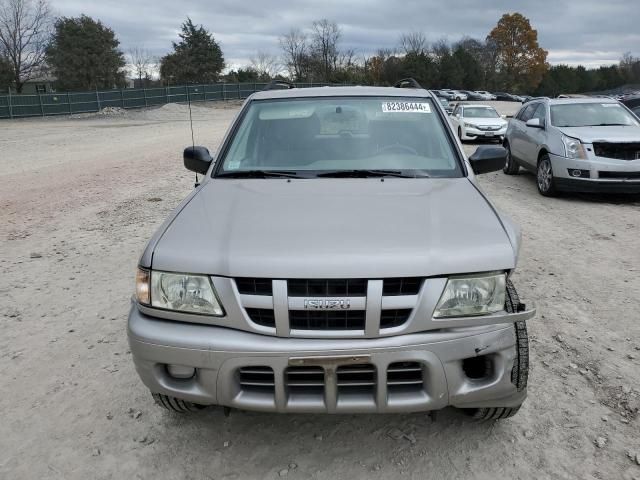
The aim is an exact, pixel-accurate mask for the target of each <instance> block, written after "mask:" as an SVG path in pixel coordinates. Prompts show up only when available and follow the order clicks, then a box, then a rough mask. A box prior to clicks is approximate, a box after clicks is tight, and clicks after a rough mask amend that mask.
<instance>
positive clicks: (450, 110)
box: [438, 97, 453, 115]
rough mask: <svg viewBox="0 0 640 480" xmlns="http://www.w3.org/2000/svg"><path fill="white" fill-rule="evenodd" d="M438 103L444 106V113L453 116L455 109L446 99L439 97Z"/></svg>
mask: <svg viewBox="0 0 640 480" xmlns="http://www.w3.org/2000/svg"><path fill="white" fill-rule="evenodd" d="M438 101H439V102H440V104H441V105H442V108H444V111H445V112H447V115H451V114H452V113H453V107H452V106H451V104H450V103H449V101H448V100H447V99H446V98H443V97H438Z"/></svg>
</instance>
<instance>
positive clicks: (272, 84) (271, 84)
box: [264, 80, 296, 90]
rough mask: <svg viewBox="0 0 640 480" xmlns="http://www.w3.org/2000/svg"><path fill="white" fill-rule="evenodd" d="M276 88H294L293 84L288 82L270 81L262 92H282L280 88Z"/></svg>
mask: <svg viewBox="0 0 640 480" xmlns="http://www.w3.org/2000/svg"><path fill="white" fill-rule="evenodd" d="M278 87H285V89H292V88H296V85H295V83H293V82H290V81H288V80H271V81H270V82H269V83H268V84H267V86H266V87H264V90H282V89H281V88H278Z"/></svg>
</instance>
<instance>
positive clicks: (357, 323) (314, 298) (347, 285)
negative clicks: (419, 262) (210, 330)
mask: <svg viewBox="0 0 640 480" xmlns="http://www.w3.org/2000/svg"><path fill="white" fill-rule="evenodd" d="M425 281H426V280H425V279H424V278H420V277H393V278H386V279H371V280H370V279H362V278H342V279H269V278H257V277H239V278H235V279H234V282H235V286H236V288H237V292H238V293H239V294H240V295H239V296H238V301H239V303H240V306H241V307H243V308H244V310H245V312H246V314H247V317H248V319H249V320H250V322H249V321H248V322H247V323H249V324H250V326H251V327H253V329H254V330H256V331H259V332H260V333H270V334H276V335H279V336H283V335H285V336H289V335H292V336H304V335H305V333H304V332H310V331H315V332H317V333H314V336H322V335H323V334H322V333H320V332H327V335H329V336H334V337H339V336H340V334H341V332H344V333H343V335H344V336H350V335H354V334H357V335H362V334H363V333H364V332H365V330H366V331H367V334H368V335H367V336H371V337H373V336H376V334H378V333H383V332H382V331H383V330H385V329H390V328H393V327H400V326H402V325H405V324H408V322H409V319H410V318H411V315H412V312H413V309H414V308H415V307H416V304H417V303H418V301H419V294H420V292H421V291H422V289H423V285H424V282H425ZM372 305H378V306H380V310H379V311H378V312H376V311H375V307H372ZM378 318H379V320H378ZM276 324H277V325H278V329H277V331H276ZM259 327H267V328H269V329H273V330H272V331H269V332H267V331H266V330H265V329H264V328H262V329H261V328H259ZM332 332H333V333H332ZM354 332H357V333H354ZM385 333H386V334H387V335H388V334H391V333H393V331H392V330H387V331H386V332H385Z"/></svg>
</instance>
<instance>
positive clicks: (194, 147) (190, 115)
mask: <svg viewBox="0 0 640 480" xmlns="http://www.w3.org/2000/svg"><path fill="white" fill-rule="evenodd" d="M186 89H187V104H188V105H189V126H190V127H191V146H192V147H193V149H194V150H195V149H196V140H195V136H194V135H193V114H192V113H191V95H190V93H189V84H187V86H186ZM198 185H199V183H198V172H196V183H195V186H196V187H197V186H198Z"/></svg>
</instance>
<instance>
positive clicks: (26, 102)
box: [0, 83, 328, 119]
mask: <svg viewBox="0 0 640 480" xmlns="http://www.w3.org/2000/svg"><path fill="white" fill-rule="evenodd" d="M267 85H268V83H214V84H209V85H181V86H171V87H157V88H126V89H122V90H102V91H98V90H96V91H92V92H68V93H66V92H65V93H40V94H35V95H11V94H9V95H0V119H2V118H24V117H44V116H48V115H71V114H75V113H90V112H99V111H100V110H102V109H103V108H106V107H113V108H143V107H153V106H159V105H164V104H166V103H184V102H188V101H192V102H209V101H220V100H238V99H240V100H242V99H245V98H247V97H248V96H249V95H251V94H252V93H255V92H258V91H260V90H263V89H264V88H265V87H266V86H267ZM326 85H328V84H326V83H297V84H296V86H297V87H299V88H304V87H322V86H326Z"/></svg>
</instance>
